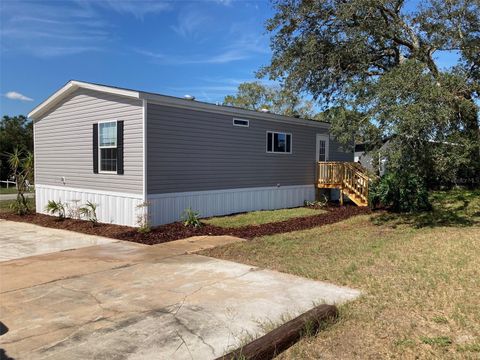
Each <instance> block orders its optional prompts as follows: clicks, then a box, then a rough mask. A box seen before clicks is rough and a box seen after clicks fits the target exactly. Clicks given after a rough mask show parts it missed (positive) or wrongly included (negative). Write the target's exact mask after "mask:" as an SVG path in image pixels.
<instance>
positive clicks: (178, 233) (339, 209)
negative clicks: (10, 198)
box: [0, 206, 370, 245]
mask: <svg viewBox="0 0 480 360" xmlns="http://www.w3.org/2000/svg"><path fill="white" fill-rule="evenodd" d="M325 209H326V210H327V213H322V214H319V215H314V216H306V217H299V218H293V219H289V220H285V221H281V222H275V223H268V224H262V225H251V226H244V227H240V228H224V227H219V226H213V225H209V224H203V226H202V227H199V228H192V227H185V226H184V225H183V224H182V223H181V222H176V223H173V224H168V225H162V226H159V227H156V228H154V229H152V231H150V232H149V233H146V234H143V233H139V232H138V231H137V229H136V228H133V227H129V226H120V225H112V224H98V225H97V226H92V224H91V223H90V222H88V221H85V220H74V219H65V220H59V219H58V218H57V217H53V216H48V215H43V214H29V215H25V216H19V215H15V214H11V213H0V218H2V219H6V220H11V221H20V222H28V223H31V224H36V225H40V226H45V227H50V228H56V229H64V230H71V231H77V232H81V233H84V234H91V235H98V236H105V237H109V238H113V239H119V240H126V241H133V242H137V243H141V244H147V245H154V244H160V243H163V242H167V241H172V240H178V239H184V238H187V237H190V236H201V235H231V236H237V237H240V238H244V239H253V238H255V237H259V236H265V235H273V234H279V233H285V232H290V231H297V230H304V229H310V228H314V227H318V226H323V225H328V224H333V223H336V222H339V221H342V220H345V219H348V218H350V217H352V216H355V215H360V214H366V213H369V212H370V210H369V209H368V208H364V207H356V206H329V207H327V208H325Z"/></svg>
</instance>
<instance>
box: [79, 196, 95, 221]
mask: <svg viewBox="0 0 480 360" xmlns="http://www.w3.org/2000/svg"><path fill="white" fill-rule="evenodd" d="M80 214H81V215H83V216H84V217H86V218H87V219H88V221H90V222H91V223H92V225H93V226H95V225H97V223H98V219H97V204H94V203H92V202H91V201H87V203H86V204H85V205H84V206H82V207H81V208H80Z"/></svg>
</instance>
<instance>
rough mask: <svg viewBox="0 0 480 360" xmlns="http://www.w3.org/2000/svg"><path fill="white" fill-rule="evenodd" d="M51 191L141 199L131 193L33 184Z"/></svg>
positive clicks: (140, 196) (140, 195) (139, 196)
mask: <svg viewBox="0 0 480 360" xmlns="http://www.w3.org/2000/svg"><path fill="white" fill-rule="evenodd" d="M37 188H39V189H52V190H65V191H77V192H88V193H91V194H99V195H109V196H120V197H126V198H132V199H142V198H143V196H142V194H132V193H122V192H115V191H106V190H93V189H83V188H72V187H68V186H58V185H45V184H35V189H37Z"/></svg>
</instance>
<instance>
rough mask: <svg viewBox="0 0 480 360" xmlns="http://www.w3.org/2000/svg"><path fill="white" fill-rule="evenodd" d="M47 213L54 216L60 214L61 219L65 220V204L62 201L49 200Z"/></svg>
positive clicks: (46, 207) (46, 208)
mask: <svg viewBox="0 0 480 360" xmlns="http://www.w3.org/2000/svg"><path fill="white" fill-rule="evenodd" d="M45 211H46V212H48V213H50V214H52V215H55V214H58V217H59V218H60V219H62V220H63V219H65V204H64V203H62V202H61V201H55V200H49V201H48V203H47V206H45Z"/></svg>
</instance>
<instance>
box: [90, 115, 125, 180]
mask: <svg viewBox="0 0 480 360" xmlns="http://www.w3.org/2000/svg"><path fill="white" fill-rule="evenodd" d="M93 156H94V159H93V168H94V169H93V172H94V173H114V174H123V121H108V122H100V123H98V124H94V125H93Z"/></svg>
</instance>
